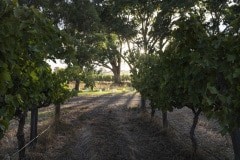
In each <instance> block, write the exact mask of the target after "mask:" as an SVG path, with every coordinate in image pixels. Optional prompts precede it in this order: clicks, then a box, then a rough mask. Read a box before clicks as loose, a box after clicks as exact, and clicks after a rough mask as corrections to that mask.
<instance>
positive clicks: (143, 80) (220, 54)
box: [132, 1, 240, 134]
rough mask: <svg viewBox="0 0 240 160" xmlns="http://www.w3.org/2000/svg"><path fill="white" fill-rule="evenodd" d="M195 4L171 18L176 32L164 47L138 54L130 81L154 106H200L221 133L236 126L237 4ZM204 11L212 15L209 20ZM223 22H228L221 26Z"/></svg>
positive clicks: (237, 76) (196, 107)
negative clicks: (213, 120) (217, 122)
mask: <svg viewBox="0 0 240 160" xmlns="http://www.w3.org/2000/svg"><path fill="white" fill-rule="evenodd" d="M220 4H221V5H220ZM195 5H196V6H194V7H193V5H192V4H191V5H190V6H191V7H189V8H188V9H187V10H188V11H189V12H188V14H181V15H180V17H179V19H178V20H177V21H175V22H174V25H175V30H174V31H173V32H171V41H170V43H169V45H168V47H166V49H165V50H164V51H161V50H160V51H159V54H158V55H143V56H139V57H138V58H137V61H136V63H135V64H136V65H135V68H134V69H133V70H132V82H133V86H134V87H135V88H136V89H137V90H138V91H139V92H140V93H141V95H142V96H144V97H145V98H148V99H150V100H151V103H152V105H153V106H154V107H158V108H160V109H163V110H172V109H173V108H175V107H178V108H181V107H183V106H188V107H190V108H194V109H195V110H197V109H201V110H203V112H204V113H205V114H206V115H207V116H208V117H209V118H215V119H217V120H218V121H219V123H220V125H221V127H222V133H223V134H225V133H226V132H232V131H233V130H235V129H237V128H239V127H240V126H239V124H240V123H239V122H240V117H239V115H240V110H239V104H240V103H239V98H237V97H239V93H240V92H239V88H240V87H239V81H240V79H239V77H240V74H239V73H240V72H239V68H240V66H239V63H238V61H239V60H240V59H239V55H238V54H237V53H238V52H239V24H240V23H238V22H239V17H238V18H237V17H234V18H233V17H232V14H231V13H235V14H239V10H236V7H237V6H238V7H239V4H237V3H236V4H234V5H233V6H231V7H230V6H228V5H227V1H219V2H218V5H216V4H215V3H212V2H211V1H210V2H205V1H204V2H203V1H198V3H197V1H196V2H195ZM179 7H181V6H178V9H179ZM185 9H186V8H185ZM185 9H184V10H185ZM184 10H182V11H184ZM206 13H211V15H212V17H211V18H210V19H207V17H206V16H207V15H206ZM213 13H215V14H213ZM221 22H224V23H225V25H226V26H225V27H226V28H225V29H223V30H220V29H219V25H220V24H221ZM156 27H157V26H156ZM238 59H239V60H238ZM150 77H151V78H150Z"/></svg>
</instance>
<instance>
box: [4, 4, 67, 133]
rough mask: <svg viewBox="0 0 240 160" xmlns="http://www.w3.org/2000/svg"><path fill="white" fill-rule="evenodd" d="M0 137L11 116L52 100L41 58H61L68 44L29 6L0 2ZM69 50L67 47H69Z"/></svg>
mask: <svg viewBox="0 0 240 160" xmlns="http://www.w3.org/2000/svg"><path fill="white" fill-rule="evenodd" d="M0 3H1V10H0V21H1V23H0V87H1V91H0V137H2V136H3V134H4V132H5V131H6V129H7V127H8V124H9V121H10V120H11V119H12V118H13V116H14V115H15V116H18V115H19V113H21V112H23V111H25V110H28V109H29V107H30V106H32V105H36V106H38V107H41V106H45V105H48V104H50V103H52V102H53V98H52V95H51V93H53V92H52V90H53V89H55V88H53V87H55V86H53V85H52V84H53V83H52V80H53V77H52V72H51V69H50V66H49V65H48V64H47V63H46V62H45V59H47V58H50V59H54V58H63V55H65V54H66V53H70V52H69V51H70V50H71V47H70V46H71V45H70V44H69V43H68V42H69V41H68V40H69V39H68V36H67V35H66V34H64V32H62V31H59V30H58V29H57V28H56V27H54V26H53V24H52V22H51V21H50V20H49V19H47V18H46V17H45V16H44V15H43V14H42V13H41V12H39V11H38V10H37V9H35V8H33V7H30V8H29V7H25V6H19V5H18V3H17V1H14V3H11V1H7V0H6V1H1V2H0ZM69 49H70V50H69Z"/></svg>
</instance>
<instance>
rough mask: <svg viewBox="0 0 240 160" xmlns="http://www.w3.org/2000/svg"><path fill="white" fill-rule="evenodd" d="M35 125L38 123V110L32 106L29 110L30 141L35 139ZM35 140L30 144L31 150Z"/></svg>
mask: <svg viewBox="0 0 240 160" xmlns="http://www.w3.org/2000/svg"><path fill="white" fill-rule="evenodd" d="M37 123H38V108H37V106H35V105H33V106H32V108H31V128H30V141H31V140H33V139H34V138H36V137H37ZM36 144H37V138H36V139H35V140H34V141H33V142H32V143H31V148H32V149H35V148H36Z"/></svg>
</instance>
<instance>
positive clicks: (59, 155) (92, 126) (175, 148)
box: [0, 92, 233, 160]
mask: <svg viewBox="0 0 240 160" xmlns="http://www.w3.org/2000/svg"><path fill="white" fill-rule="evenodd" d="M139 103H140V96H139V94H137V93H133V92H132V93H122V94H107V95H86V96H80V97H75V98H72V99H71V100H70V101H68V102H67V103H65V104H64V105H62V108H61V121H60V122H59V123H56V122H53V121H52V120H50V119H51V118H49V117H52V119H54V118H53V116H54V115H53V113H54V107H53V106H51V107H47V108H44V109H41V110H40V112H39V113H40V115H39V133H41V132H42V131H45V129H46V128H49V129H47V130H46V132H44V133H42V134H41V135H40V136H39V138H38V145H37V149H36V150H35V151H30V150H29V149H28V148H27V159H43V160H48V159H49V160H52V159H53V160H54V159H55V160H185V159H186V160H188V159H194V157H192V149H191V141H190V137H189V131H190V126H191V122H192V118H193V116H192V113H191V111H190V110H189V109H187V108H183V109H181V110H175V111H174V112H171V113H169V114H168V119H169V125H170V126H169V128H168V129H163V128H162V124H161V123H162V122H161V112H160V111H157V114H156V115H155V117H154V118H151V117H150V114H149V113H148V112H146V113H141V112H140V111H139V109H138V108H139ZM49 126H50V127H49ZM16 128H17V121H12V124H11V126H10V128H9V131H8V132H7V134H6V135H5V137H4V138H3V139H2V140H1V141H0V159H4V158H5V159H8V158H9V157H10V158H11V159H17V158H18V157H17V153H16V152H17V140H16V138H15V135H16ZM28 130H29V124H27V125H26V126H25V133H26V139H27V140H28V139H29V137H28V135H29V133H28ZM196 137H197V139H198V144H199V148H198V153H197V156H196V157H195V159H203V160H215V159H217V160H218V159H219V160H225V159H229V160H232V159H233V149H232V144H231V140H230V138H229V136H228V135H227V136H221V134H220V133H219V125H218V124H217V122H215V121H210V120H208V119H206V118H205V117H204V116H203V115H201V116H200V120H199V124H198V126H197V129H196ZM15 153H16V154H15Z"/></svg>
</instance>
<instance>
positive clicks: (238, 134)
mask: <svg viewBox="0 0 240 160" xmlns="http://www.w3.org/2000/svg"><path fill="white" fill-rule="evenodd" d="M230 135H231V139H232V144H233V150H234V156H235V160H240V128H239V129H237V130H235V131H233V132H232V133H231V134H230Z"/></svg>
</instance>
